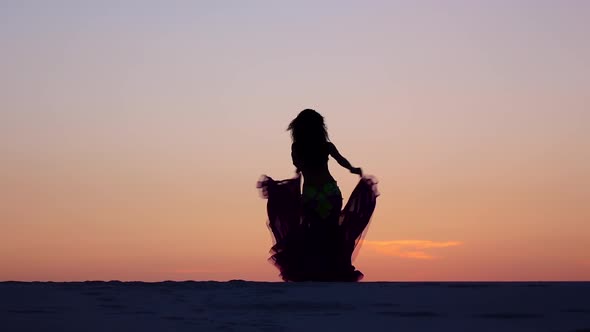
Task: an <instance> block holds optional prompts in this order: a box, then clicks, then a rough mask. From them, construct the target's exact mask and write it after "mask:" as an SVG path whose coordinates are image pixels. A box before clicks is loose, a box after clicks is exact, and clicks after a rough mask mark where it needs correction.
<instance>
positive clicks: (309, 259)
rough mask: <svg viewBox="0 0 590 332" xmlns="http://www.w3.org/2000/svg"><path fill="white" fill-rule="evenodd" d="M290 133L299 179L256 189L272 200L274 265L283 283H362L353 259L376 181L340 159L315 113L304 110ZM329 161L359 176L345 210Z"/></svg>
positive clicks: (373, 198) (269, 180)
mask: <svg viewBox="0 0 590 332" xmlns="http://www.w3.org/2000/svg"><path fill="white" fill-rule="evenodd" d="M288 130H290V131H291V137H292V140H293V144H292V145H291V157H292V159H293V164H294V165H295V167H296V173H297V176H296V177H295V178H293V179H288V180H282V181H274V180H273V179H272V178H270V177H268V176H263V178H262V179H261V181H259V183H258V188H260V189H261V190H262V194H263V196H264V197H265V198H267V199H268V204H267V210H268V216H269V228H270V229H271V231H272V234H273V236H274V239H275V245H274V246H273V247H272V249H271V253H272V256H271V258H270V260H271V261H272V262H273V263H274V264H275V266H276V267H277V268H278V269H279V270H280V274H281V277H282V278H283V280H285V281H311V280H314V281H358V280H360V279H361V278H362V277H363V274H362V273H361V272H360V271H357V270H356V269H355V267H354V266H353V265H352V263H351V256H352V254H353V252H354V249H355V247H356V246H357V243H358V242H359V240H360V239H361V237H362V234H363V231H364V230H365V229H366V226H367V225H368V223H369V220H370V219H371V215H372V213H373V211H374V209H375V204H376V198H377V196H378V193H377V190H376V181H374V180H373V179H372V178H369V177H362V170H361V169H360V168H358V167H353V166H352V165H351V164H350V162H348V160H346V158H344V157H343V156H342V155H341V154H340V152H339V151H338V149H337V148H336V146H335V145H334V144H333V143H332V142H330V141H329V138H328V132H327V130H326V126H325V124H324V118H323V117H322V115H320V114H319V113H317V112H316V111H314V110H312V109H306V110H303V111H302V112H301V113H299V115H298V116H297V117H296V118H295V119H294V120H293V121H292V122H291V123H290V124H289V127H288ZM329 156H332V157H333V158H334V159H335V160H336V161H337V162H338V164H340V165H341V166H342V167H344V168H346V169H348V170H349V171H350V172H351V173H353V174H358V175H359V176H361V180H360V181H359V183H358V185H357V186H356V188H355V189H354V190H353V192H352V194H351V197H350V199H349V201H348V203H347V204H346V206H345V208H344V209H342V194H341V193H340V189H339V188H338V185H337V183H336V180H335V179H334V178H333V177H332V175H331V174H330V171H329V170H328V159H329ZM301 175H303V179H304V183H303V192H302V193H301V191H300V188H301V187H300V183H301Z"/></svg>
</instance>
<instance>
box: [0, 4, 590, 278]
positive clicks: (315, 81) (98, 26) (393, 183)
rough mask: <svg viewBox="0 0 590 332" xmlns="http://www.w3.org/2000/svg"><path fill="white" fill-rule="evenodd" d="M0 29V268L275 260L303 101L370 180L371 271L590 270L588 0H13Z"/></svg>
mask: <svg viewBox="0 0 590 332" xmlns="http://www.w3.org/2000/svg"><path fill="white" fill-rule="evenodd" d="M0 43H1V52H0V281H1V280H25V281H29V280H53V281H64V280H112V279H119V280H145V281H159V280H189V279H190V280H230V279H246V280H261V281H263V280H264V281H278V280H280V279H279V277H278V275H277V274H278V271H277V270H276V269H275V268H274V267H273V266H272V265H271V264H270V263H268V262H267V261H266V259H267V258H268V256H269V253H268V251H269V249H270V246H271V245H272V239H271V235H270V232H269V231H268V229H267V228H266V221H267V218H266V210H265V208H266V201H265V200H263V199H262V198H261V197H260V196H259V193H258V192H257V189H256V187H255V185H256V181H257V180H258V178H259V177H260V176H261V175H262V174H268V175H270V176H272V177H273V178H288V177H292V176H293V175H294V173H293V172H294V167H293V166H292V164H291V160H290V137H289V133H288V132H286V131H285V130H286V127H287V125H288V123H289V122H290V121H291V119H292V118H293V117H295V116H296V115H297V113H298V112H299V111H301V110H302V109H304V108H314V109H316V110H317V111H319V112H320V113H322V114H323V115H324V116H325V118H326V122H327V125H328V129H329V133H330V137H331V139H332V141H333V142H334V143H335V144H336V146H337V147H338V148H339V150H340V152H342V154H343V155H344V156H345V157H347V158H348V159H349V160H350V161H351V162H352V163H353V165H355V166H360V167H362V168H363V169H364V170H365V172H366V173H368V174H371V175H374V176H376V177H377V178H378V179H379V191H380V192H381V196H380V197H379V198H378V202H377V209H376V211H375V214H374V215H373V219H372V221H371V224H370V226H369V229H368V232H367V236H366V238H365V242H364V243H363V245H362V248H361V250H360V252H359V254H358V256H357V258H356V260H355V262H354V265H355V266H356V267H357V268H358V269H359V270H361V271H362V272H363V273H364V274H365V275H366V277H365V279H364V280H365V281H377V280H388V281H430V280H437V281H445V280H455V281H463V280H499V281H506V280H590V1H582V0H579V1H576V0H567V1H559V0H554V1H543V0H534V1H533V0H531V1H492V0H490V1H435V0H432V1H426V0H425V1H296V2H295V1H291V2H288V3H287V2H286V1H270V0H269V1H213V0H211V1H17V0H14V1H11V0H9V1H2V3H1V4H0ZM330 167H331V170H332V172H333V174H334V176H335V177H336V179H337V180H338V183H339V185H340V186H341V189H342V192H343V195H344V197H345V200H346V198H347V197H348V195H349V194H350V192H351V191H352V189H353V188H354V186H355V184H356V183H357V181H358V177H357V176H355V175H353V174H350V173H348V172H347V171H346V170H345V169H343V168H339V167H338V165H337V164H336V163H335V162H334V161H331V162H330Z"/></svg>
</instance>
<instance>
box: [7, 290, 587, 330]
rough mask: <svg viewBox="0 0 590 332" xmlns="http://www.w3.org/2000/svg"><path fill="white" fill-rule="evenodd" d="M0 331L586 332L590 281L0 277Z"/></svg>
mask: <svg viewBox="0 0 590 332" xmlns="http://www.w3.org/2000/svg"><path fill="white" fill-rule="evenodd" d="M0 331H2V332H17V331H31V332H33V331H34V332H43V331H56V332H67V331H80V332H93V331H131V332H149V331H304V332H311V331H360V332H369V331H455V332H456V331H494V332H504V331H535V332H539V331H565V332H574V331H590V283H369V282H367V283H350V284H347V283H299V284H297V283H260V282H244V281H230V282H163V283H142V282H137V283H135V282H134V283H122V282H85V283H20V282H4V283H0Z"/></svg>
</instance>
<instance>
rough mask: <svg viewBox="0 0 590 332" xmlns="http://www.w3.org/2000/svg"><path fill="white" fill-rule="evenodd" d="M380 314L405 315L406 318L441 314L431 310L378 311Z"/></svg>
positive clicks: (429, 316)
mask: <svg viewBox="0 0 590 332" xmlns="http://www.w3.org/2000/svg"><path fill="white" fill-rule="evenodd" d="M377 313H378V314H380V315H387V316H396V317H407V318H416V317H419V318H431V317H439V316H442V315H441V314H439V313H437V312H433V311H379V312H377Z"/></svg>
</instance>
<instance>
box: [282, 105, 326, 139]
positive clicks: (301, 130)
mask: <svg viewBox="0 0 590 332" xmlns="http://www.w3.org/2000/svg"><path fill="white" fill-rule="evenodd" d="M287 130H290V131H291V138H292V139H293V142H300V143H315V142H326V141H327V140H328V130H327V129H326V124H325V123H324V117H323V116H322V115H321V114H320V113H318V112H316V111H314V110H312V109H309V108H308V109H304V110H303V111H301V112H300V113H299V115H297V117H296V118H295V119H293V121H291V123H290V124H289V127H288V128H287Z"/></svg>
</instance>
